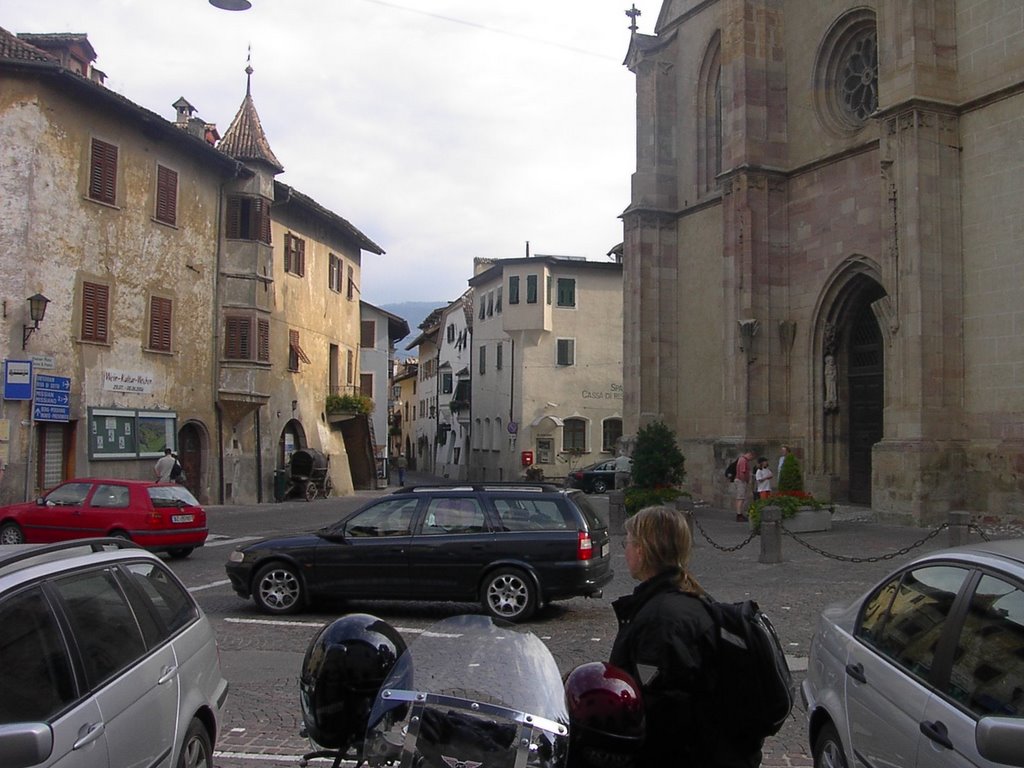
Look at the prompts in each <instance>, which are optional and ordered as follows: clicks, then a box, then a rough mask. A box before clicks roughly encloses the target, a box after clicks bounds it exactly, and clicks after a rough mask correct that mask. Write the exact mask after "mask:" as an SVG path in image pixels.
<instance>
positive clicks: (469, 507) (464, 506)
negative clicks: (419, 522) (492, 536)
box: [423, 497, 487, 536]
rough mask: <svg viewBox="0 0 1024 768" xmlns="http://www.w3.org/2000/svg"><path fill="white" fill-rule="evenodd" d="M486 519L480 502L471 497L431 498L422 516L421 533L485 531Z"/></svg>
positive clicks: (438, 533)
mask: <svg viewBox="0 0 1024 768" xmlns="http://www.w3.org/2000/svg"><path fill="white" fill-rule="evenodd" d="M486 531H487V521H486V520H485V519H484V512H483V510H482V509H480V503H479V502H478V501H477V500H476V499H473V498H468V497H467V498H457V499H446V498H440V499H431V500H430V502H429V503H428V504H427V513H426V515H425V516H424V518H423V533H424V534H426V535H428V536H438V535H444V534H459V533H485V532H486Z"/></svg>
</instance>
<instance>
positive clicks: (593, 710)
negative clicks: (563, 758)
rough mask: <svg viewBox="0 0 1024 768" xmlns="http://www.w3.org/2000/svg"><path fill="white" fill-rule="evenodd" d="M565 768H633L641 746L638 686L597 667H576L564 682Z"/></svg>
mask: <svg viewBox="0 0 1024 768" xmlns="http://www.w3.org/2000/svg"><path fill="white" fill-rule="evenodd" d="M565 704H566V709H567V710H568V712H569V763H568V765H569V768H599V767H600V768H609V767H614V768H628V767H630V766H638V765H639V759H640V748H641V747H642V746H643V743H644V703H643V699H642V698H641V696H640V686H639V685H637V683H636V681H635V680H634V679H633V678H632V677H631V676H630V675H629V674H628V673H627V672H625V671H623V670H621V669H619V668H618V667H615V666H612V665H611V664H606V663H605V662H601V661H592V662H590V663H588V664H581V665H580V666H578V667H576V669H574V670H573V671H572V672H570V673H569V676H568V677H567V678H566V680H565Z"/></svg>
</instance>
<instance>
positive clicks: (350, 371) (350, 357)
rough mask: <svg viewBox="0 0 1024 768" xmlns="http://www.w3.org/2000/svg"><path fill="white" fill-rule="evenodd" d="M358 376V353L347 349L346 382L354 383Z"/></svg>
mask: <svg viewBox="0 0 1024 768" xmlns="http://www.w3.org/2000/svg"><path fill="white" fill-rule="evenodd" d="M355 376H356V353H355V352H353V351H352V350H351V349H346V350H345V383H346V384H352V383H353V382H354V381H355Z"/></svg>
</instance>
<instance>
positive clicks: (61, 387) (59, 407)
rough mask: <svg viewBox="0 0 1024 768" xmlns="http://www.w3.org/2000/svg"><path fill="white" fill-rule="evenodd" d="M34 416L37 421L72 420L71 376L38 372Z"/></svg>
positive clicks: (33, 407)
mask: <svg viewBox="0 0 1024 768" xmlns="http://www.w3.org/2000/svg"><path fill="white" fill-rule="evenodd" d="M32 418H33V419H35V420H36V421H70V420H71V379H70V377H68V376H50V375H48V374H44V373H39V374H36V385H35V390H34V392H33V398H32Z"/></svg>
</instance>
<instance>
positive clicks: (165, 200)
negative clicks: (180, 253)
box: [153, 164, 178, 225]
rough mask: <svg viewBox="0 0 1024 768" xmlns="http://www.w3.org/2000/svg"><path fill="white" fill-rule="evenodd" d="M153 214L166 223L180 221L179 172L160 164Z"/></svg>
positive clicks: (157, 171) (157, 169)
mask: <svg viewBox="0 0 1024 768" xmlns="http://www.w3.org/2000/svg"><path fill="white" fill-rule="evenodd" d="M153 216H154V218H155V219H156V220H157V221H161V222H163V223H164V224H171V225H174V224H177V223H178V172H177V171H172V170H171V169H170V168H166V167H164V166H162V165H159V164H158V165H157V167H156V212H155V213H154V214H153Z"/></svg>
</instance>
